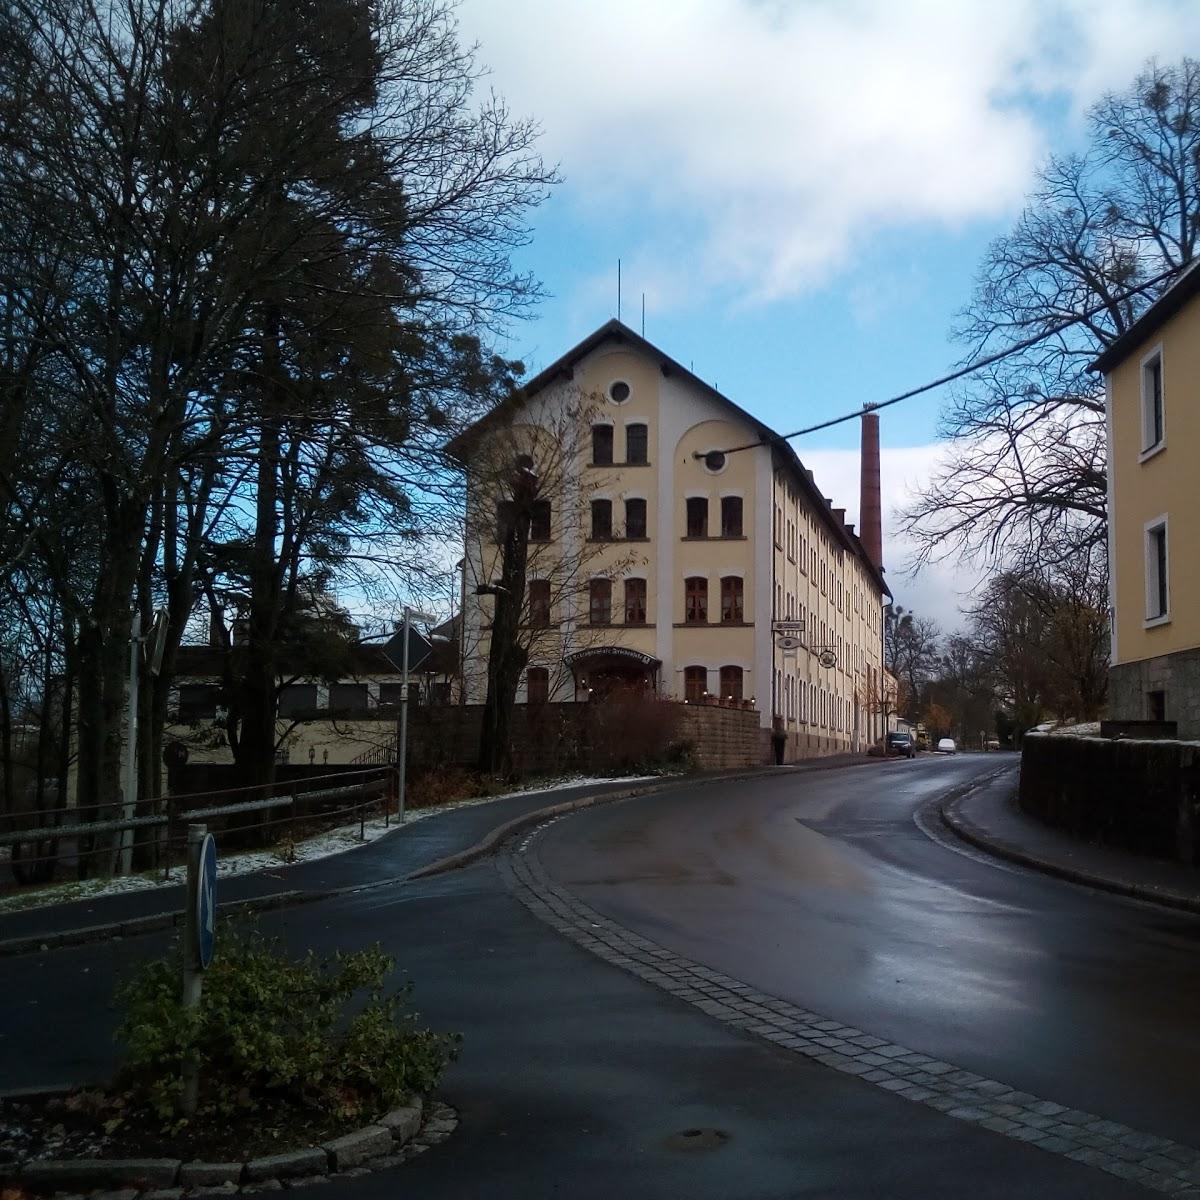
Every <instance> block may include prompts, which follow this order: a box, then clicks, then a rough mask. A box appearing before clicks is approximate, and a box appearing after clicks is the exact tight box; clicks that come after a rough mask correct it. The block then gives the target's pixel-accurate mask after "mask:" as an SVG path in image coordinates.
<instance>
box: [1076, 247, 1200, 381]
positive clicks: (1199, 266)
mask: <svg viewBox="0 0 1200 1200" xmlns="http://www.w3.org/2000/svg"><path fill="white" fill-rule="evenodd" d="M1197 293H1200V259H1197V260H1196V261H1195V262H1193V263H1192V265H1191V266H1189V267H1187V268H1186V269H1185V270H1184V272H1183V274H1182V275H1180V276H1179V278H1178V279H1176V280H1175V282H1174V283H1173V284H1171V286H1170V287H1169V288H1167V290H1166V291H1165V292H1163V294H1162V295H1161V296H1159V298H1158V299H1157V300H1155V302H1154V303H1153V304H1152V305H1150V307H1149V308H1148V309H1146V311H1145V312H1144V313H1142V315H1141V316H1140V317H1138V319H1137V320H1136V321H1134V323H1133V324H1132V325H1130V327H1129V328H1128V329H1127V330H1125V332H1124V333H1123V334H1121V336H1120V337H1119V338H1117V339H1116V341H1114V342H1113V343H1112V344H1111V345H1109V346H1107V347H1106V348H1105V350H1104V352H1103V353H1102V354H1101V355H1099V357H1097V359H1096V360H1095V361H1094V362H1093V363H1092V365H1091V366H1090V367H1089V368H1088V369H1089V370H1091V371H1103V372H1104V374H1106V375H1107V374H1108V373H1109V372H1110V371H1111V370H1112V369H1113V368H1114V367H1118V366H1120V365H1121V363H1123V362H1124V361H1125V360H1126V359H1127V358H1128V357H1129V356H1130V355H1131V354H1132V353H1133V352H1134V351H1135V350H1136V349H1137V348H1138V347H1139V346H1140V345H1142V344H1143V343H1144V342H1147V341H1149V340H1150V338H1152V337H1153V336H1154V334H1155V333H1156V332H1157V331H1158V330H1159V329H1160V328H1162V326H1163V325H1165V324H1166V323H1167V322H1168V321H1169V320H1170V319H1171V318H1172V317H1173V316H1174V315H1175V314H1176V313H1177V312H1179V311H1180V310H1181V309H1182V308H1183V307H1184V305H1186V304H1187V303H1188V301H1190V300H1191V299H1193V298H1194V297H1195V296H1196V294H1197Z"/></svg>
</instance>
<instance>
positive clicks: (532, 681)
mask: <svg viewBox="0 0 1200 1200" xmlns="http://www.w3.org/2000/svg"><path fill="white" fill-rule="evenodd" d="M525 699H526V701H527V702H528V703H530V704H545V703H546V701H547V700H549V699H550V672H549V671H547V670H546V668H545V667H530V668H529V670H528V671H526V672H525Z"/></svg>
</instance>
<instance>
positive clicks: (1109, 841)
mask: <svg viewBox="0 0 1200 1200" xmlns="http://www.w3.org/2000/svg"><path fill="white" fill-rule="evenodd" d="M1020 805H1021V808H1022V809H1024V811H1025V812H1027V813H1029V814H1030V815H1031V816H1035V817H1037V818H1039V819H1040V820H1043V821H1045V822H1046V823H1047V824H1048V825H1053V826H1055V827H1056V828H1058V829H1063V830H1066V831H1067V832H1068V833H1072V834H1075V835H1076V836H1078V837H1082V838H1086V839H1087V840H1089V841H1095V842H1102V843H1104V844H1105V845H1109V846H1115V847H1118V848H1120V849H1122V850H1132V851H1134V852H1135V853H1138V854H1147V855H1153V856H1155V857H1157V858H1171V859H1178V860H1179V861H1181V862H1186V863H1189V864H1197V863H1200V745H1196V744H1189V743H1185V742H1176V741H1134V740H1131V739H1119V740H1108V739H1104V738H1090V737H1069V736H1061V735H1059V736H1056V735H1052V734H1027V735H1026V737H1025V739H1024V742H1023V744H1022V748H1021V791H1020Z"/></svg>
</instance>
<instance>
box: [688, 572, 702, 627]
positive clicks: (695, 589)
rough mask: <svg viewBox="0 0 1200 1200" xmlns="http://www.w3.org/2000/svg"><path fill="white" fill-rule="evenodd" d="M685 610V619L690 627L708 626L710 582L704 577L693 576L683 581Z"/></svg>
mask: <svg viewBox="0 0 1200 1200" xmlns="http://www.w3.org/2000/svg"><path fill="white" fill-rule="evenodd" d="M683 584H684V598H685V601H686V607H685V608H684V614H683V619H684V621H685V622H686V623H687V624H688V625H707V624H708V580H707V579H705V578H704V576H703V575H692V576H690V577H689V578H687V579H685V580H684V581H683Z"/></svg>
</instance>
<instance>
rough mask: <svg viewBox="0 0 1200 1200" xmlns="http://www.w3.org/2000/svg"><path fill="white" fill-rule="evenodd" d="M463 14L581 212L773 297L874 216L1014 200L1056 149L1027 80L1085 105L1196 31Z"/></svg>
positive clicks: (1191, 10)
mask: <svg viewBox="0 0 1200 1200" xmlns="http://www.w3.org/2000/svg"><path fill="white" fill-rule="evenodd" d="M460 21H461V25H462V30H463V34H464V36H465V37H467V38H477V39H478V40H479V41H480V43H481V47H482V50H481V58H482V60H483V61H485V62H486V63H488V64H489V65H490V66H491V67H492V68H493V78H492V82H493V83H494V85H495V86H496V87H497V89H498V90H499V91H500V92H502V93H503V94H504V95H505V96H506V97H507V99H508V100H509V101H510V103H511V105H512V107H513V108H514V110H515V111H517V112H519V113H528V114H530V115H533V116H535V117H537V118H538V119H540V120H541V121H542V122H543V124H544V126H545V131H546V136H545V140H544V150H545V152H546V154H547V156H548V157H549V158H551V159H557V160H558V161H560V162H561V164H562V167H563V170H564V172H565V174H566V177H567V180H568V184H567V194H568V195H569V197H570V201H571V203H572V204H573V205H574V206H575V211H576V213H577V215H578V217H579V219H580V221H581V223H582V224H588V223H594V224H595V225H596V226H597V227H605V228H608V229H611V228H613V227H615V228H617V229H621V227H622V225H624V229H623V230H622V234H621V236H622V241H623V244H624V248H625V252H626V253H627V254H628V255H629V257H630V258H638V259H640V260H641V261H642V262H644V263H645V275H646V277H652V278H655V279H656V280H658V281H659V282H658V284H657V285H656V286H657V287H659V288H661V290H662V292H663V294H664V295H665V296H668V297H672V298H674V297H679V298H684V297H687V296H694V295H696V294H697V289H698V288H701V289H706V290H707V289H721V290H725V291H726V292H727V293H728V294H731V295H733V296H736V297H739V298H742V299H747V298H749V299H756V300H770V299H776V298H780V297H783V296H787V295H791V294H795V293H797V292H799V291H803V290H805V289H807V288H809V287H811V286H813V285H814V284H816V283H819V282H820V281H821V280H822V279H824V278H826V277H827V276H828V275H829V274H830V273H831V272H833V271H835V270H836V269H837V268H838V267H839V266H840V265H841V264H842V263H844V262H845V261H846V260H847V258H848V257H849V256H850V254H851V253H852V252H853V251H855V250H856V249H861V248H862V247H864V245H869V240H870V238H871V236H872V235H873V234H876V233H878V232H881V231H884V230H888V229H896V228H904V227H911V226H914V225H922V224H926V223H937V224H948V225H951V226H955V225H958V224H961V223H963V222H966V221H969V220H973V219H977V218H988V219H994V218H996V217H997V216H1002V215H1003V214H1004V213H1006V212H1008V211H1009V210H1010V209H1012V208H1013V207H1014V206H1015V205H1016V204H1018V203H1019V202H1020V199H1021V197H1022V196H1023V195H1024V193H1025V191H1026V189H1027V187H1028V185H1029V181H1030V177H1031V173H1032V171H1033V169H1034V167H1035V165H1036V163H1037V161H1038V160H1039V159H1040V158H1041V157H1042V155H1043V154H1044V152H1045V149H1046V147H1045V144H1044V135H1043V131H1042V129H1041V128H1040V126H1039V118H1038V116H1037V114H1036V113H1035V112H1034V111H1033V110H1032V109H1031V107H1030V105H1029V104H1028V101H1029V100H1031V99H1034V98H1044V97H1046V96H1048V95H1055V96H1060V97H1065V98H1066V100H1067V103H1068V107H1069V108H1070V109H1071V110H1072V111H1074V112H1075V113H1076V114H1077V113H1078V111H1079V110H1080V108H1081V107H1082V106H1085V105H1086V103H1088V102H1090V101H1091V99H1093V98H1094V97H1095V95H1096V93H1097V92H1098V91H1099V90H1102V89H1103V88H1104V87H1120V86H1124V85H1125V84H1127V83H1128V81H1129V80H1130V78H1131V77H1132V75H1133V74H1134V73H1135V72H1136V70H1137V69H1138V68H1139V66H1140V65H1141V63H1142V61H1143V60H1144V58H1145V57H1146V56H1147V55H1149V54H1151V53H1154V52H1155V51H1158V52H1160V53H1163V54H1165V55H1167V56H1170V55H1171V54H1173V53H1177V52H1178V51H1177V48H1178V47H1180V46H1186V45H1189V44H1194V43H1195V42H1196V37H1197V35H1198V34H1200V6H1197V5H1194V4H1190V5H1189V4H1186V3H1179V2H1177V0H1143V2H1142V3H1139V4H1132V3H1129V2H1128V0H1055V2H1054V3H1046V2H1045V0H1006V2H1005V3H1002V4H985V3H982V2H980V3H964V2H963V0H905V2H904V3H896V2H895V0H845V2H839V3H836V4H828V3H817V2H815V0H810V2H801V3H782V2H776V0H689V2H687V3H683V2H680V0H672V2H667V3H663V2H659V3H653V4H647V3H646V2H645V0H606V2H605V3H603V4H601V3H580V2H578V0H576V2H567V3H564V2H563V0H504V2H503V3H497V2H496V0H466V2H465V3H464V4H463V5H462V7H461V10H460ZM608 286H610V287H611V283H610V284H609V285H608ZM668 302H669V300H668Z"/></svg>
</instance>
